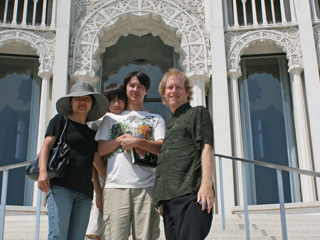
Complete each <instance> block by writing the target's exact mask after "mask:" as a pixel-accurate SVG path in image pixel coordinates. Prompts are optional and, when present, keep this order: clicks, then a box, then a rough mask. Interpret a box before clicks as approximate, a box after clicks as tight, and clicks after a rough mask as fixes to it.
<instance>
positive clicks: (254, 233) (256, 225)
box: [4, 214, 320, 240]
mask: <svg viewBox="0 0 320 240" xmlns="http://www.w3.org/2000/svg"><path fill="white" fill-rule="evenodd" d="M286 218H287V229H288V237H289V239H290V240H298V239H299V240H304V239H306V240H315V239H317V240H319V239H320V215H319V214H303V215H302V214H288V215H286ZM249 219H250V236H251V239H253V240H255V239H272V240H277V239H282V231H281V222H280V216H279V214H251V215H250V216H249ZM35 224H36V216H35V215H32V214H27V215H18V214H14V215H9V216H6V218H5V234H4V239H6V240H7V239H8V240H18V239H23V240H29V239H34V238H35ZM160 230H161V235H160V238H159V240H165V237H164V230H163V222H162V219H161V222H160ZM47 234H48V216H47V215H45V214H43V215H41V216H40V239H41V240H42V239H47ZM130 239H132V238H130ZM232 239H237V240H241V239H246V232H245V220H244V216H243V215H242V214H235V215H226V230H222V220H221V216H220V215H214V217H213V223H212V227H211V231H210V233H209V235H208V237H207V240H232Z"/></svg>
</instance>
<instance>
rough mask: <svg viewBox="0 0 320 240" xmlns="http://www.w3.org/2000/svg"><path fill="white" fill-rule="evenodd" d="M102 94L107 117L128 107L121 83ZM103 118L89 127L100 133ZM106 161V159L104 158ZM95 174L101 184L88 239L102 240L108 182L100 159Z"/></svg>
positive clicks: (95, 192)
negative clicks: (106, 103) (104, 188)
mask: <svg viewBox="0 0 320 240" xmlns="http://www.w3.org/2000/svg"><path fill="white" fill-rule="evenodd" d="M102 94H103V95H105V96H106V97H107V98H108V100H109V110H108V113H106V115H105V116H107V115H108V114H109V113H112V114H121V113H122V111H123V110H124V109H125V107H126V102H127V96H126V91H125V89H124V86H123V85H122V84H119V83H111V84H110V85H108V86H107V87H106V88H105V89H104V90H103V91H102ZM102 119H103V117H102V118H100V119H98V120H97V121H94V122H90V124H89V127H90V128H91V129H93V130H95V131H98V129H99V127H100V125H101V122H102ZM103 159H105V157H104V158H103ZM94 166H95V169H96V171H95V174H98V177H99V178H94V179H99V182H94V189H95V191H94V197H93V201H92V206H91V212H90V219H89V224H88V227H87V232H86V237H87V238H89V239H94V240H100V239H101V236H102V234H103V222H102V211H103V201H102V192H103V187H104V183H105V180H106V171H107V163H106V162H105V161H103V160H102V158H101V159H100V161H95V162H94Z"/></svg>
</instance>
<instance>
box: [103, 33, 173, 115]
mask: <svg viewBox="0 0 320 240" xmlns="http://www.w3.org/2000/svg"><path fill="white" fill-rule="evenodd" d="M101 62H102V64H101V65H102V67H101V69H100V70H99V71H98V72H99V75H100V84H99V87H100V88H101V89H103V88H105V87H106V86H108V85H109V84H110V83H114V82H117V83H121V84H123V79H124V77H125V76H126V75H127V74H128V73H129V72H131V71H136V70H140V71H143V72H145V73H146V74H148V76H149V77H150V80H151V87H150V91H149V93H148V96H147V98H146V99H145V103H144V107H145V108H146V109H147V110H148V111H150V112H152V113H157V114H160V115H162V116H163V118H164V119H165V120H166V121H167V120H168V119H170V118H171V113H170V111H169V108H168V107H166V106H165V105H163V103H162V102H161V96H160V94H159V92H158V86H159V83H160V81H161V79H162V76H163V74H164V73H165V72H166V71H167V70H168V69H170V68H172V67H178V54H177V53H175V52H174V49H173V48H172V47H170V46H167V45H165V44H164V43H163V42H162V40H161V39H160V38H159V37H153V36H151V35H150V34H147V35H144V36H141V37H138V36H134V35H128V36H127V37H121V38H119V40H118V42H117V43H116V44H115V45H113V46H111V47H108V48H107V49H106V51H105V53H104V54H103V55H102V56H101Z"/></svg>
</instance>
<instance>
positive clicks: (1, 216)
mask: <svg viewBox="0 0 320 240" xmlns="http://www.w3.org/2000/svg"><path fill="white" fill-rule="evenodd" d="M215 157H218V158H219V173H220V190H221V191H220V198H221V215H222V228H223V229H225V210H224V191H223V176H222V158H225V159H230V160H233V161H241V164H242V166H243V165H244V164H245V163H250V164H255V165H258V166H262V167H267V168H272V169H275V170H277V180H278V191H279V202H280V214H281V228H282V238H283V239H285V240H287V238H288V236H287V225H286V217H285V207H284V195H283V184H282V171H288V172H295V173H298V174H303V175H308V176H312V177H320V173H319V172H315V171H308V170H303V169H298V168H293V167H288V166H283V165H278V164H272V163H266V162H261V161H256V160H250V159H245V158H239V157H232V156H226V155H222V154H215ZM29 164H30V162H23V163H17V164H12V165H6V166H1V167H0V172H1V171H3V177H2V192H1V208H0V221H1V223H2V224H0V240H3V237H4V224H5V207H6V200H7V190H8V189H7V188H8V176H9V170H12V169H16V168H20V167H25V166H27V165H29ZM242 182H243V197H244V212H245V225H246V237H247V240H249V239H250V229H249V214H248V202H247V194H246V192H247V191H246V179H245V172H244V166H243V167H242ZM37 196H38V197H37V217H36V235H35V239H36V240H38V239H39V230H40V208H41V204H40V203H41V191H40V190H38V195H37Z"/></svg>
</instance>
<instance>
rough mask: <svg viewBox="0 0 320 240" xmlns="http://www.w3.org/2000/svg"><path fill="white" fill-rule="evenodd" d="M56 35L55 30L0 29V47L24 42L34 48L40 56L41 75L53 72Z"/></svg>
mask: <svg viewBox="0 0 320 240" xmlns="http://www.w3.org/2000/svg"><path fill="white" fill-rule="evenodd" d="M55 41H56V36H55V34H54V33H53V32H43V31H26V30H12V29H1V30H0V47H2V46H4V45H7V44H11V43H13V44H14V43H17V42H18V43H22V44H25V45H28V46H30V47H31V48H32V49H34V50H35V51H36V53H37V55H38V56H39V62H40V66H39V74H38V75H39V76H40V77H41V76H42V75H43V74H49V75H51V74H52V72H53V63H54V50H55Z"/></svg>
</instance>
